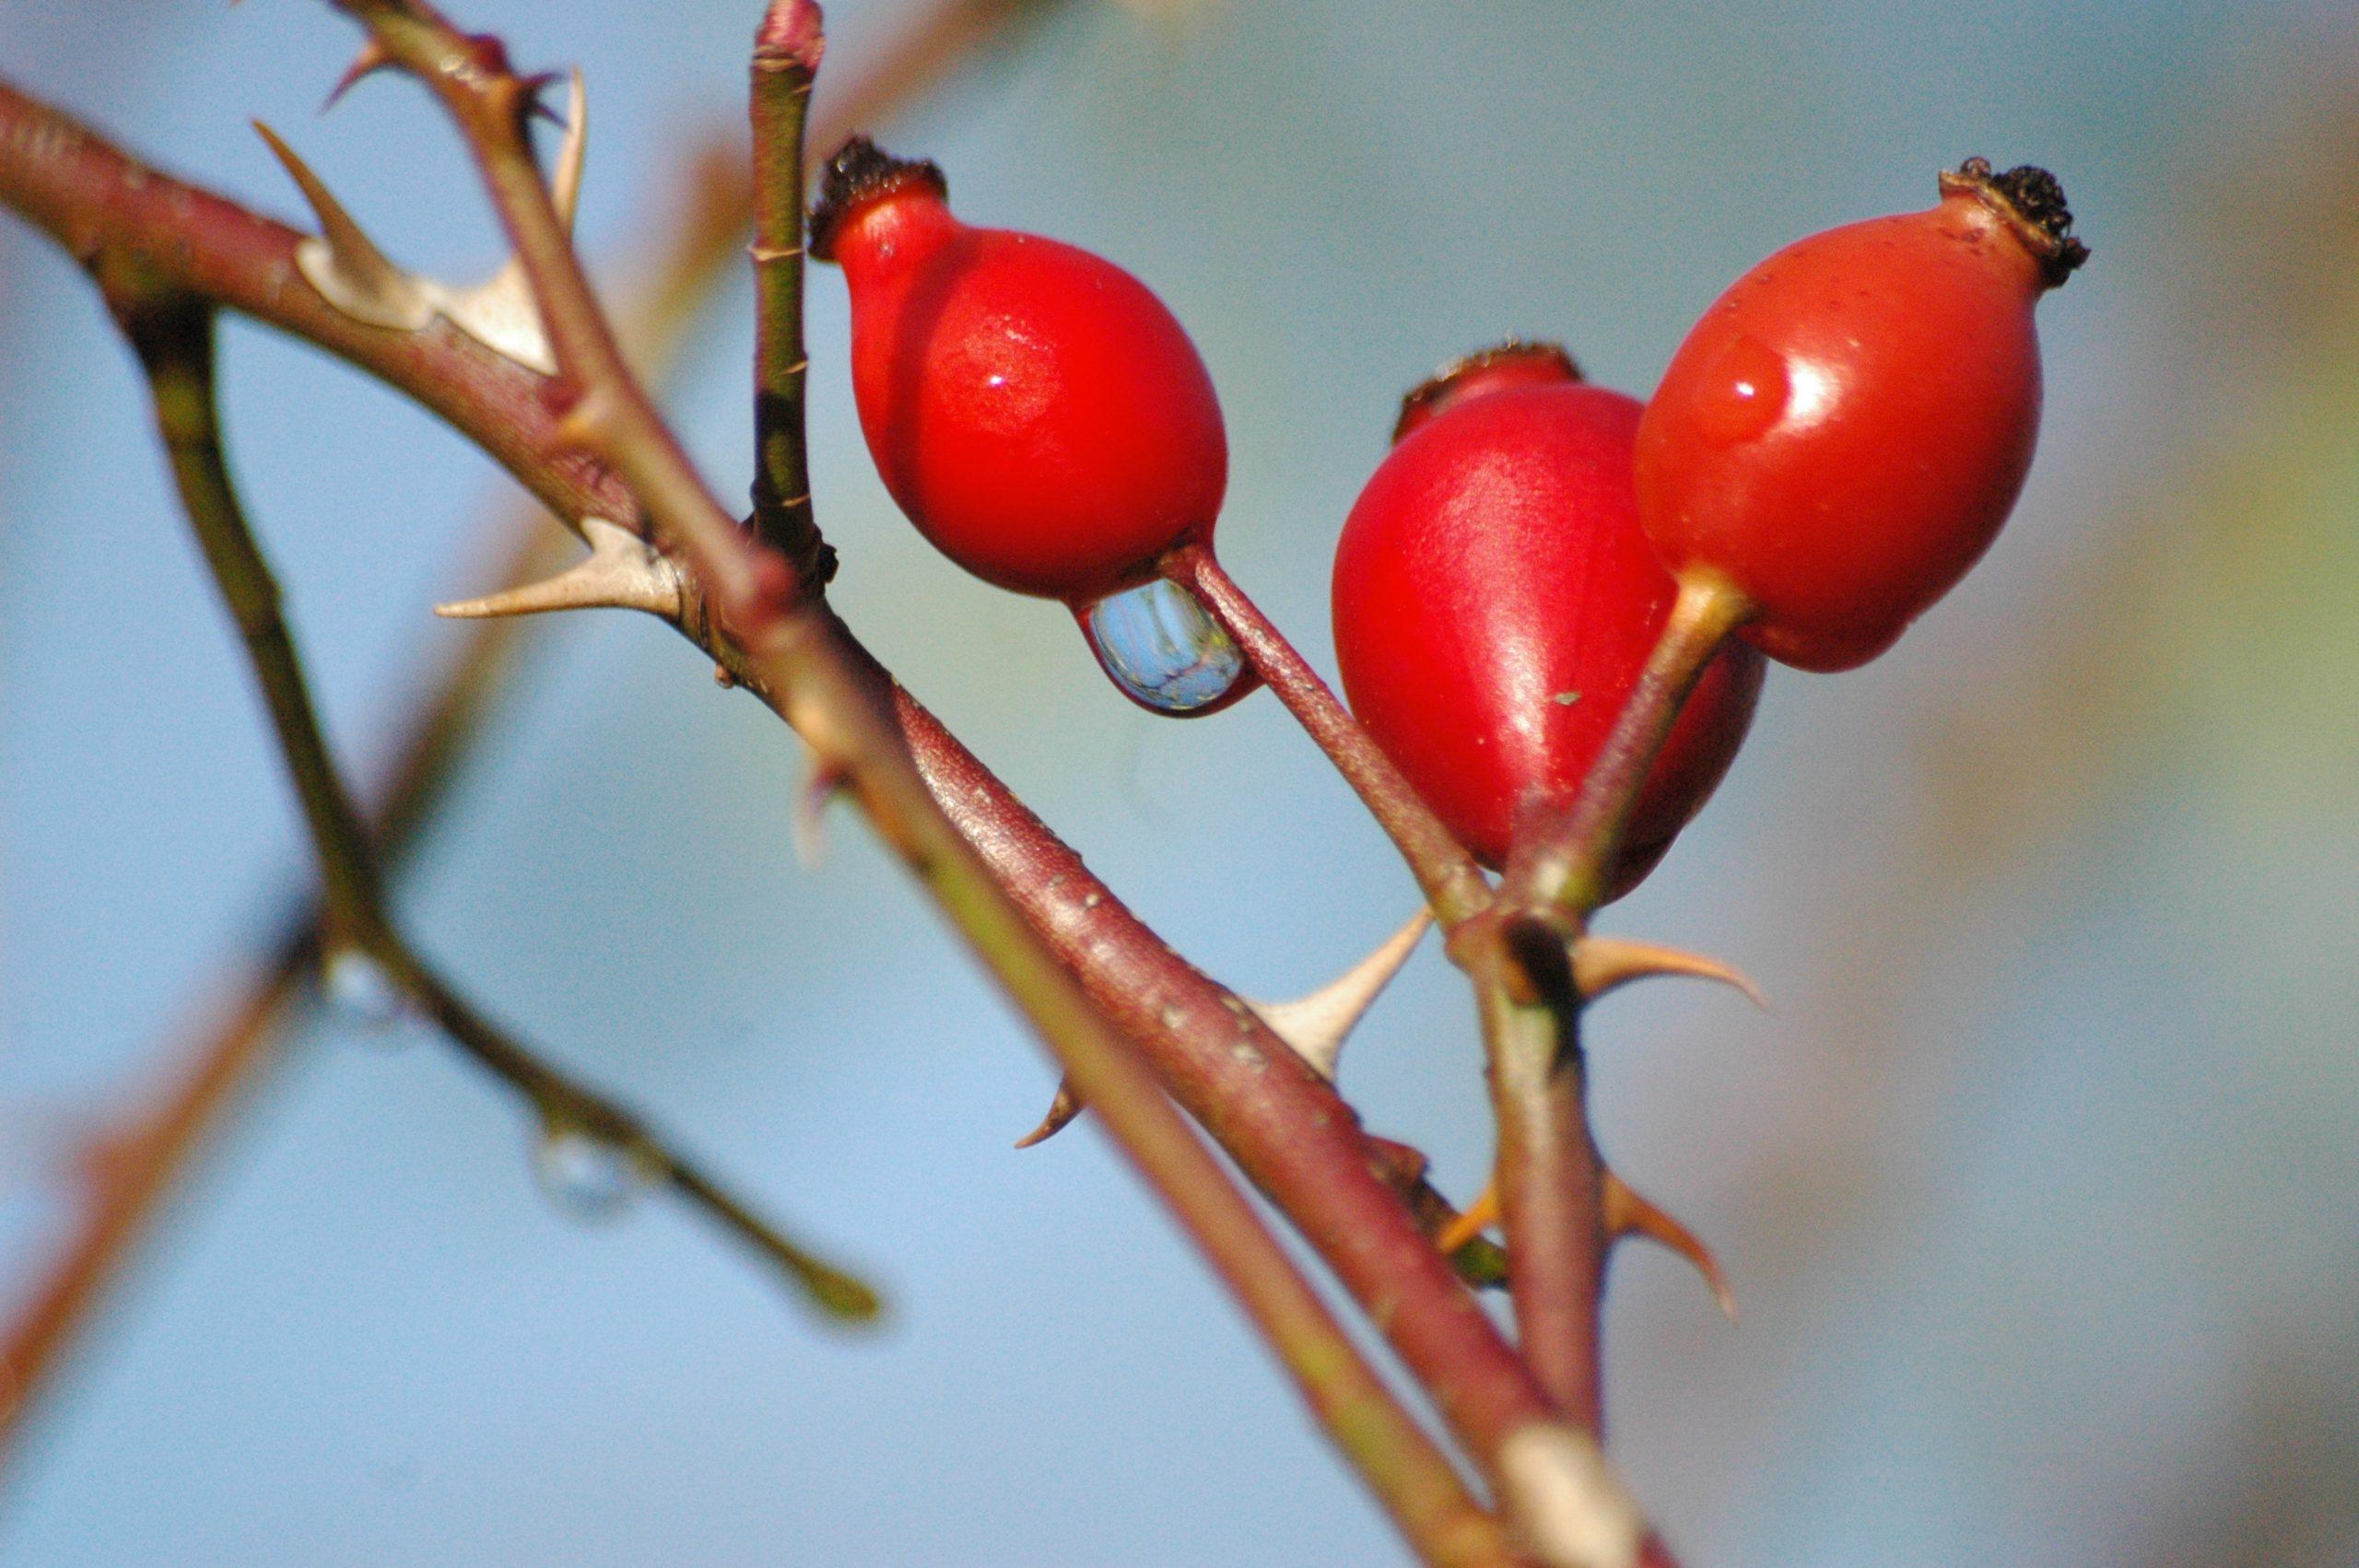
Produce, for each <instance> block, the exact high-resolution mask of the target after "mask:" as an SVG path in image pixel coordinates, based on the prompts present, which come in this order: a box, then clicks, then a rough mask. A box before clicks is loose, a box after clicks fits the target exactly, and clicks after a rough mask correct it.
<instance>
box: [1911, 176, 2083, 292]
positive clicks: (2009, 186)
mask: <svg viewBox="0 0 2359 1568" xmlns="http://www.w3.org/2000/svg"><path fill="white" fill-rule="evenodd" d="M1959 191H1964V192H1970V193H1973V194H1975V195H1977V196H1979V197H1980V198H1981V199H1982V200H1983V201H1985V202H1988V203H1989V204H1990V205H1992V206H1994V207H1996V208H1998V210H1999V211H2000V212H2001V213H2003V214H2004V215H2005V216H2006V217H2007V220H2008V221H2009V222H2010V223H2012V224H2013V225H2014V228H2015V231H2016V232H2017V233H2018V234H2021V235H2022V236H2023V237H2024V240H2025V243H2027V244H2029V245H2030V246H2031V248H2032V252H2033V253H2034V254H2035V255H2036V256H2038V258H2039V261H2040V266H2041V269H2042V271H2044V272H2045V273H2046V275H2047V277H2048V287H2050V288H2054V287H2057V285H2059V284H2060V283H2062V282H2063V281H2064V280H2065V279H2066V278H2068V277H2071V275H2072V274H2073V272H2074V270H2075V269H2077V268H2078V267H2079V266H2080V265H2081V263H2083V262H2085V261H2087V260H2088V259H2089V248H2088V247H2087V246H2086V245H2083V243H2081V241H2080V240H2076V239H2074V238H2073V237H2072V209H2071V207H2069V206H2067V205H2065V203H2064V182H2063V181H2060V180H2059V179H2057V178H2056V176H2055V175H2053V174H2050V173H2049V172H2048V170H2045V169H2037V168H2034V167H2033V166H2032V165H2030V164H2028V163H2024V164H2018V165H2016V166H2015V167H2014V168H2013V169H2010V170H2007V171H2006V172H2004V173H2002V174H1994V173H1992V172H1991V170H1990V160H1989V158H1967V159H1966V161H1965V162H1964V163H1961V164H1959V165H1958V166H1957V168H1956V170H1954V171H1952V172H1950V173H1946V174H1943V175H1942V193H1943V194H1944V195H1947V194H1949V193H1953V192H1959Z"/></svg>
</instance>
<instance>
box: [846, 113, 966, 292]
mask: <svg viewBox="0 0 2359 1568" xmlns="http://www.w3.org/2000/svg"><path fill="white" fill-rule="evenodd" d="M912 186H916V187H918V188H921V189H924V190H929V191H932V192H933V193H934V194H935V195H936V196H939V197H945V198H946V197H947V196H948V195H949V194H950V181H949V179H948V177H947V176H945V174H944V173H943V172H942V166H941V165H940V164H938V163H935V162H933V161H932V160H931V159H927V158H895V157H894V156H893V155H892V154H891V153H888V152H886V150H885V149H884V148H883V147H880V146H877V145H876V144H875V143H874V142H872V141H870V140H869V139H868V138H867V137H866V136H854V137H852V138H851V140H850V141H848V142H846V143H844V145H843V146H840V147H839V148H837V149H836V155H835V156H834V157H833V158H829V159H827V168H826V169H825V170H821V171H820V175H819V199H818V200H816V201H815V202H813V203H812V204H811V254H812V256H813V257H814V258H815V259H816V260H818V261H822V262H830V261H833V260H835V255H836V234H837V232H838V230H839V229H840V228H842V227H843V225H844V221H845V220H846V219H847V218H849V217H851V215H852V214H853V213H854V212H856V211H857V210H859V209H860V208H861V207H863V206H865V205H868V204H869V203H870V202H873V201H875V200H877V199H879V198H880V197H884V196H888V195H891V194H892V193H894V192H896V191H901V190H907V189H909V188H910V187H912Z"/></svg>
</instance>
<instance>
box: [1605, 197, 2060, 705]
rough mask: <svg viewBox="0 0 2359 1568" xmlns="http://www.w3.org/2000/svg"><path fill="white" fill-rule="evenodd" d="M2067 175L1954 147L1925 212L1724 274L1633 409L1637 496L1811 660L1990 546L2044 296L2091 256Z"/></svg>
mask: <svg viewBox="0 0 2359 1568" xmlns="http://www.w3.org/2000/svg"><path fill="white" fill-rule="evenodd" d="M2071 223H2072V215H2071V208H2070V207H2069V206H2067V205H2066V204H2065V200H2064V192H2063V187H2062V186H2061V185H2060V183H2059V182H2058V181H2057V180H2056V179H2055V177H2054V176H2053V175H2051V174H2049V173H2048V172H2047V171H2046V170H2039V169H2034V168H2030V167H2028V166H2026V167H2023V168H2018V169H2013V170H2007V171H2005V172H2004V173H1993V172H1992V171H1991V169H1990V165H1989V163H1988V162H1987V161H1985V160H1983V159H1981V158H1968V159H1967V160H1966V162H1965V163H1963V164H1962V165H1960V166H1959V167H1958V168H1957V169H1956V170H1953V171H1951V172H1949V173H1946V174H1944V175H1942V177H1941V181H1940V200H1939V202H1938V203H1937V204H1936V205H1933V206H1932V207H1931V208H1928V209H1926V210H1924V211H1922V212H1913V213H1901V214H1897V215H1895V216H1888V217H1879V218H1872V219H1869V220H1867V221H1865V222H1862V223H1853V224H1847V225H1844V226H1842V227H1840V228H1831V229H1828V230H1826V231H1825V232H1823V233H1819V234H1814V235H1812V236H1810V237H1809V238H1807V239H1804V240H1798V241H1796V242H1795V243H1793V244H1791V245H1789V246H1787V247H1786V248H1785V249H1784V250H1782V251H1779V252H1778V253H1777V254H1775V255H1773V256H1771V257H1770V258H1769V259H1768V260H1766V261H1765V262H1763V263H1760V264H1759V265H1758V266H1756V267H1755V268H1754V269H1753V270H1752V271H1750V272H1748V273H1747V274H1745V275H1744V276H1743V277H1742V278H1740V279H1738V280H1737V282H1736V283H1735V284H1734V285H1732V286H1731V287H1730V288H1729V290H1728V291H1727V292H1726V293H1725V294H1723V295H1721V296H1720V298H1719V300H1718V301H1716V302H1715V303H1714V304H1713V305H1712V306H1711V308H1710V309H1709V310H1706V311H1705V312H1704V315H1703V317H1702V318H1701V319H1700V320H1699V321H1698V322H1696V326H1695V327H1694V329H1693V330H1692V331H1690V332H1689V333H1688V335H1687V338H1686V341H1685V342H1684V343H1683V344H1682V345H1680V347H1679V350H1678V352H1677V353H1676V354H1675V355H1674V356H1673V357H1672V361H1671V365H1670V368H1669V369H1667V370H1666V371H1665V372H1664V374H1663V379H1662V384H1661V386H1660V387H1659V388H1658V389H1657V390H1656V392H1655V395H1654V397H1653V399H1652V400H1651V401H1650V402H1649V404H1648V405H1647V411H1646V416H1645V418H1644V419H1643V420H1641V421H1640V424H1639V428H1638V451H1637V494H1638V509H1639V516H1640V519H1641V521H1642V522H1643V524H1644V526H1645V529H1646V532H1647V536H1648V537H1649V539H1651V540H1652V541H1653V542H1654V544H1655V547H1656V549H1657V550H1658V552H1659V553H1660V554H1661V557H1662V560H1663V563H1664V565H1666V566H1667V567H1669V568H1671V570H1672V572H1673V573H1674V574H1676V575H1677V576H1679V577H1680V578H1681V579H1682V580H1684V581H1708V582H1711V583H1714V584H1716V585H1718V586H1719V587H1720V588H1721V589H1722V590H1724V591H1728V592H1731V593H1733V594H1736V595H1739V596H1741V598H1742V599H1743V602H1744V604H1745V607H1746V610H1747V613H1748V615H1749V619H1748V622H1747V624H1746V625H1745V626H1744V627H1743V631H1742V633H1741V635H1742V636H1743V638H1746V639H1747V640H1748V641H1750V642H1751V643H1753V644H1754V645H1755V646H1756V647H1758V648H1760V649H1762V650H1763V651H1764V652H1766V653H1767V654H1768V655H1769V656H1770V657H1771V658H1773V659H1777V660H1779V661H1783V662H1785V663H1788V664H1792V665H1795V666H1796V667H1798V668H1801V669H1805V670H1817V671H1835V670H1847V669H1850V668H1852V667H1853V666H1855V665H1859V664H1862V663H1865V662H1866V661H1869V660H1870V659H1872V658H1874V657H1875V656H1876V655H1877V654H1879V653H1881V652H1883V651H1884V649H1887V648H1889V647H1891V646H1892V644H1893V643H1894V641H1895V640H1896V639H1897V638H1899V636H1900V634H1901V633H1902V632H1903V631H1905V630H1906V629H1907V626H1908V625H1909V623H1910V622H1911V621H1913V620H1915V619H1916V617H1917V616H1919V614H1923V613H1924V612H1925V611H1926V610H1927V609H1928V608H1930V607H1931V605H1932V604H1933V603H1935V602H1936V601H1938V600H1939V599H1940V598H1941V597H1942V595H1943V594H1944V593H1946V592H1948V591H1949V590H1950V589H1951V588H1952V587H1954V585H1955V584H1956V583H1957V581H1958V579H1960V578H1962V577H1963V576H1964V575H1965V574H1966V571H1967V570H1968V569H1969V568H1971V567H1972V566H1973V565H1974V563H1975V562H1976V561H1977V560H1978V559H1980V558H1981V556H1982V555H1983V553H1984V552H1985V551H1986V550H1987V549H1989V546H1990V544H1991V542H1992V540H1994V539H1995V538H1996V537H1997V536H1998V533H1999V530H2000V528H2001V525H2002V524H2003V523H2004V522H2005V521H2006V518H2007V515H2008V513H2009V512H2010V511H2011V510H2012V509H2013V507H2014V504H2015V499H2016V497H2017V496H2018V494H2019V493H2020V492H2021V490H2022V488H2023V483H2024V478H2025V474H2027V473H2028V472H2029V470H2030V467H2031V460H2032V452H2033V449H2034V446H2035V444H2036V439H2037V436H2038V430H2039V415H2040V404H2041V382H2040V363H2039V340H2038V334H2037V331H2036V326H2035V322H2034V319H2033V317H2034V307H2035V306H2036V304H2037V303H2038V301H2039V300H2040V298H2042V297H2043V296H2044V295H2046V294H2047V292H2048V290H2050V289H2052V288H2054V287H2058V286H2059V285H2060V284H2062V283H2063V282H2064V281H2065V280H2066V279H2067V278H2068V277H2070V276H2071V274H2072V272H2073V271H2074V270H2075V269H2076V268H2078V267H2079V266H2080V265H2081V264H2082V263H2083V262H2085V261H2086V260H2087V257H2088V248H2087V247H2086V246H2085V245H2083V243H2082V242H2081V241H2080V240H2077V239H2075V238H2073V237H2072V234H2071Z"/></svg>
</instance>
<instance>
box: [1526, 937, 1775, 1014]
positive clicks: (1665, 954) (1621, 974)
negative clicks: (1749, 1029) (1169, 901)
mask: <svg viewBox="0 0 2359 1568" xmlns="http://www.w3.org/2000/svg"><path fill="white" fill-rule="evenodd" d="M1650 975H1689V976H1693V977H1695V978H1696V979H1699V980H1718V981H1719V982H1720V983H1721V984H1723V985H1729V986H1734V987H1735V988H1736V989H1738V990H1741V991H1743V993H1744V994H1745V996H1746V997H1747V998H1748V999H1749V1000H1751V1001H1752V1003H1753V1005H1754V1006H1755V1007H1758V1008H1764V1009H1766V1008H1767V1007H1768V1005H1769V999H1768V998H1766V997H1765V996H1763V995H1762V994H1761V988H1760V987H1758V986H1756V985H1755V984H1754V983H1753V981H1752V979H1751V978H1750V977H1747V976H1746V974H1745V973H1744V971H1743V970H1742V969H1739V968H1737V967H1736V966H1735V965H1730V964H1723V963H1721V962H1720V961H1719V959H1717V958H1707V957H1705V956H1704V955H1703V954H1700V953H1688V952H1685V951H1684V950H1682V949H1680V948H1676V947H1664V946H1662V945H1661V943H1659V942H1633V941H1631V940H1630V939H1629V938H1627V937H1618V936H1585V937H1582V938H1581V939H1580V940H1579V942H1575V943H1574V944H1573V980H1574V983H1575V984H1577V985H1579V987H1580V990H1581V995H1582V996H1584V997H1587V998H1590V999H1595V998H1597V997H1601V996H1603V995H1604V994H1605V993H1606V992H1608V991H1610V990H1612V989H1614V988H1615V987H1617V986H1625V985H1628V984H1629V983H1630V982H1631V981H1632V980H1643V979H1645V978H1646V977H1649V976H1650Z"/></svg>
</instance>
